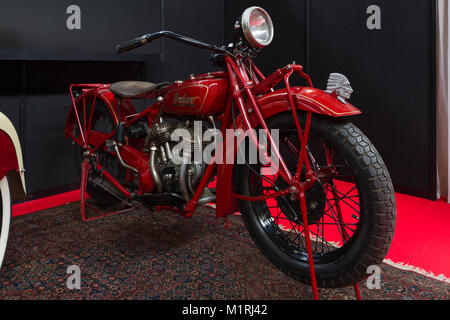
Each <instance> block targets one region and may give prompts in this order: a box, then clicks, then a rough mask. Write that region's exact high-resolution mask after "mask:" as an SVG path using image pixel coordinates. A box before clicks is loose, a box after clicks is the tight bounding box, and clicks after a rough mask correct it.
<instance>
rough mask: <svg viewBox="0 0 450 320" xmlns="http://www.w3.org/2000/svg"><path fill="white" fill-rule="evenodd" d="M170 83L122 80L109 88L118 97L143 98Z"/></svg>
mask: <svg viewBox="0 0 450 320" xmlns="http://www.w3.org/2000/svg"><path fill="white" fill-rule="evenodd" d="M168 85H169V83H168V82H162V83H152V82H145V81H121V82H116V83H113V84H112V85H111V86H110V87H109V90H111V92H112V93H113V94H114V95H115V96H116V98H122V99H141V98H144V97H146V96H149V95H150V94H151V93H152V92H154V91H157V90H159V89H161V88H163V87H166V86H168Z"/></svg>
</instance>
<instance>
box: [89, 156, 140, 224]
mask: <svg viewBox="0 0 450 320" xmlns="http://www.w3.org/2000/svg"><path fill="white" fill-rule="evenodd" d="M90 170H91V165H90V164H89V161H87V160H84V161H83V164H82V167H81V188H80V192H81V194H80V213H81V219H82V220H83V221H84V222H89V221H94V220H98V219H101V218H105V217H109V216H113V215H117V214H121V213H126V212H129V211H131V210H133V208H125V209H122V210H118V211H111V212H107V213H103V212H101V210H98V209H97V208H95V207H94V206H92V205H90V204H89V203H88V202H87V200H88V195H87V192H86V188H87V182H88V178H89V172H90ZM86 208H88V209H90V210H91V211H93V212H94V213H95V215H94V216H93V217H89V218H88V217H87V216H86V211H87V210H86Z"/></svg>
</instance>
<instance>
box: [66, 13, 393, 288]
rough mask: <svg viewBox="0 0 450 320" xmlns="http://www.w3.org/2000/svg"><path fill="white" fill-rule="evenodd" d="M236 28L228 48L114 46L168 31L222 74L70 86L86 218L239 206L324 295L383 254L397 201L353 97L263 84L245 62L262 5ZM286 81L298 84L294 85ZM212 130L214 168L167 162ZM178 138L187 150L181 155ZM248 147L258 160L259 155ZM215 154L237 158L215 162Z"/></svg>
mask: <svg viewBox="0 0 450 320" xmlns="http://www.w3.org/2000/svg"><path fill="white" fill-rule="evenodd" d="M234 29H235V42H234V43H232V44H229V45H228V46H216V45H211V44H207V43H204V42H201V41H198V40H194V39H191V38H188V37H185V36H182V35H179V34H176V33H173V32H170V31H160V32H156V33H153V34H147V35H144V36H142V37H138V38H136V39H133V40H131V41H128V42H126V43H123V44H121V45H119V46H117V48H116V49H117V51H118V52H119V53H122V52H125V51H129V50H132V49H135V48H137V47H140V46H142V45H145V44H147V43H150V42H152V41H153V40H155V39H158V38H161V37H168V38H171V39H173V40H177V41H181V42H183V43H185V44H187V45H192V46H195V47H198V48H203V49H207V50H210V51H212V54H211V61H212V62H213V64H214V65H215V66H220V67H223V71H219V72H210V73H205V74H201V75H197V76H194V75H192V76H191V77H190V78H189V79H188V80H186V81H175V82H173V83H149V82H139V81H124V82H118V83H114V84H112V85H107V84H74V85H72V86H71V88H70V92H71V96H72V101H73V105H74V106H73V108H72V109H71V111H70V114H69V116H68V119H67V124H66V129H65V133H66V136H67V137H70V138H71V139H73V144H74V145H76V147H77V149H79V151H80V152H79V153H77V154H78V156H79V157H80V158H81V161H82V165H81V167H82V179H81V180H82V184H81V186H82V187H81V189H82V194H81V198H82V199H81V202H82V205H81V211H82V217H83V219H85V220H86V221H89V220H92V219H94V218H97V217H94V218H87V216H86V211H85V205H84V204H85V200H86V199H87V198H88V197H89V198H90V200H89V201H90V202H91V203H95V204H96V206H97V207H98V208H101V207H103V208H106V209H108V208H112V207H113V206H118V205H121V204H124V205H128V206H132V205H133V204H135V203H141V204H143V205H144V206H146V207H147V208H149V209H151V210H157V209H161V208H165V209H167V208H171V209H173V210H174V211H177V212H178V213H180V214H181V215H183V216H185V217H187V218H189V217H191V216H192V215H193V213H194V211H195V210H196V208H197V207H198V206H203V205H207V204H209V203H215V204H216V211H217V217H227V216H228V215H230V214H233V213H236V212H238V211H240V212H241V215H242V219H243V222H244V223H245V226H246V228H247V229H248V231H249V233H250V235H251V237H252V239H253V240H254V242H255V243H256V245H257V247H258V248H259V249H260V250H261V252H262V253H263V254H264V256H265V257H266V258H267V259H268V260H269V261H271V262H272V263H273V264H274V265H275V266H276V267H277V268H279V269H280V270H282V271H283V272H285V273H286V274H288V275H289V276H291V277H293V278H295V279H297V280H299V281H301V282H304V283H312V284H313V285H316V286H320V287H341V286H347V285H351V284H354V283H355V282H357V281H359V280H362V279H364V278H366V277H367V274H366V270H367V268H368V267H369V266H371V265H376V264H380V263H381V262H382V261H383V259H384V257H385V255H386V254H387V251H388V249H389V247H390V244H391V240H392V238H393V234H394V228H395V218H396V206H395V198H394V189H393V186H392V182H391V179H390V176H389V173H388V170H387V169H386V166H385V164H384V163H383V160H382V159H381V157H380V155H379V154H378V152H377V150H376V149H375V147H374V146H373V145H372V143H371V142H370V141H369V139H368V138H367V137H366V136H365V135H364V134H363V133H362V132H361V131H360V130H359V129H358V128H357V127H356V126H355V125H353V124H352V123H351V122H349V120H348V118H349V117H350V116H354V115H358V114H360V113H361V112H360V111H359V110H358V109H357V108H356V107H354V106H352V105H351V104H350V103H349V102H348V101H347V100H348V99H349V98H350V95H351V93H352V91H353V89H352V88H351V86H350V83H349V81H348V79H347V78H346V77H345V76H343V75H341V74H337V73H333V74H331V75H330V79H329V82H328V88H327V90H325V91H323V90H320V89H316V88H314V87H313V84H312V81H311V79H310V77H309V76H308V75H306V74H305V73H304V71H303V68H302V66H300V65H296V64H289V65H287V66H285V67H283V68H280V69H278V70H276V71H275V72H274V73H273V74H271V75H269V76H265V75H264V74H263V73H262V72H261V71H260V70H259V69H258V67H257V66H256V65H255V64H254V62H253V59H254V58H255V57H256V55H257V54H258V53H259V52H260V50H261V49H262V48H264V47H266V46H268V45H269V44H270V43H271V42H272V39H273V36H274V28H273V24H272V20H271V18H270V16H269V15H268V13H267V12H266V11H265V10H264V9H262V8H260V7H251V8H248V9H246V10H245V12H244V13H243V14H242V16H241V17H240V19H239V20H238V21H237V22H236V24H235V26H234ZM293 74H297V75H299V76H300V77H302V78H303V79H304V80H305V83H306V85H305V86H303V87H291V85H290V78H291V76H292V75H293ZM280 84H281V85H284V86H283V87H282V88H281V89H279V88H278V89H277V88H275V87H276V86H277V85H280ZM141 98H148V99H154V103H153V105H152V106H150V107H148V108H147V109H145V110H144V111H143V112H140V113H137V112H136V110H135V108H134V106H133V104H132V100H133V99H141ZM199 123H200V124H201V126H198V124H199ZM199 127H200V128H201V130H200V132H199V130H198V128H199ZM180 129H181V130H183V132H187V133H190V134H188V137H185V138H184V139H181V142H180V139H178V138H175V139H174V134H175V132H176V131H177V130H180ZM255 129H256V130H255ZM230 130H231V132H235V133H236V132H241V133H242V132H243V133H245V135H244V137H243V136H242V135H241V136H240V135H239V134H234V135H229V134H227V132H229V131H230ZM257 130H258V131H259V132H263V133H264V135H265V137H266V138H265V139H263V138H261V136H258V135H257ZM207 131H208V132H211V131H212V132H214V134H213V135H212V138H211V140H210V141H212V142H213V144H214V146H215V147H216V149H214V150H215V151H214V152H212V155H213V159H212V161H209V162H207V161H200V162H199V161H194V162H192V161H184V160H183V161H181V162H180V161H175V156H176V155H177V154H178V156H179V158H181V159H185V158H186V159H188V158H191V157H189V156H191V155H192V154H194V153H195V152H196V150H197V151H198V150H199V149H200V151H202V150H205V148H206V147H207V146H206V145H207V143H205V141H204V140H202V137H203V136H204V135H205V133H206V132H207ZM195 132H197V133H195ZM235 142H236V143H235ZM180 144H181V145H182V146H185V147H186V148H187V147H190V149H189V148H187V150H191V151H190V152H184V151H183V153H182V154H181V156H180V153H179V152H178V151H175V149H177V148H176V147H177V146H179V145H180ZM251 146H253V147H254V148H256V150H257V151H258V153H259V154H260V155H262V156H261V157H259V159H256V161H250V160H251V159H250V157H249V156H248V150H250V149H251ZM220 148H222V149H226V151H227V160H230V159H231V161H217V160H218V159H219V151H218V150H220ZM177 150H179V149H177ZM185 150H186V149H185ZM192 150H193V151H192ZM224 153H225V152H222V155H223V154H224ZM230 153H231V156H230ZM246 153H247V154H246ZM239 155H243V156H242V157H240V158H241V160H242V161H240V162H239V161H236V160H237V159H238V158H239ZM253 160H254V159H253ZM268 160H275V161H268ZM274 164H275V165H274ZM213 180H215V183H216V186H215V188H212V187H210V186H211V182H213ZM97 212H99V211H97ZM120 212H122V211H120ZM113 213H117V212H113ZM108 214H110V213H108ZM108 214H101V215H100V217H104V216H106V215H108ZM316 279H317V282H316Z"/></svg>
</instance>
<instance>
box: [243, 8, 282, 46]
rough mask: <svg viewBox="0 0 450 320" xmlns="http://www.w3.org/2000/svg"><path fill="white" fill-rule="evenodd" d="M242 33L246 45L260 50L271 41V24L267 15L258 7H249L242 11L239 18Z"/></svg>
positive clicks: (272, 31) (272, 32)
mask: <svg viewBox="0 0 450 320" xmlns="http://www.w3.org/2000/svg"><path fill="white" fill-rule="evenodd" d="M241 26H242V31H243V33H244V36H245V38H246V39H247V41H248V43H249V44H250V45H251V46H253V47H254V48H257V49H261V48H264V47H266V46H268V45H269V44H270V43H271V42H272V40H273V34H274V30H273V23H272V19H270V16H269V14H268V13H267V12H266V10H264V9H263V8H260V7H250V8H248V9H246V10H245V11H244V13H243V14H242V18H241Z"/></svg>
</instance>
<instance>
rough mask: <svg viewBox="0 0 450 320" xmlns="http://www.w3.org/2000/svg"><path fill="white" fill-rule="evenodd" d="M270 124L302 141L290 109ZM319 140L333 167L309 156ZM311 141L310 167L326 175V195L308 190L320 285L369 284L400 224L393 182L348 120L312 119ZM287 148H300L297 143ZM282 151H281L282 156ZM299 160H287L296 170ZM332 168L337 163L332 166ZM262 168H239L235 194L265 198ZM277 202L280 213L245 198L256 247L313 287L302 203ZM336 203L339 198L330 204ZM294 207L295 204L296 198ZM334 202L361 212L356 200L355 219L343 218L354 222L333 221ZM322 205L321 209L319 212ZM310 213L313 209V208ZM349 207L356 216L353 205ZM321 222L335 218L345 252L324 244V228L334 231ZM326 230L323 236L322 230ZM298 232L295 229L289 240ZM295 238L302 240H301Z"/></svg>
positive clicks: (244, 216)
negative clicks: (343, 188)
mask: <svg viewBox="0 0 450 320" xmlns="http://www.w3.org/2000/svg"><path fill="white" fill-rule="evenodd" d="M299 117H300V122H301V124H302V127H303V128H304V124H305V122H306V121H305V115H304V114H300V113H299ZM267 124H268V126H269V128H271V129H280V140H283V139H285V138H283V137H284V136H283V134H286V136H289V137H291V136H292V135H293V136H292V137H294V139H297V142H298V136H296V135H295V134H296V133H295V132H296V127H295V124H294V121H293V117H292V114H291V113H290V112H289V113H284V114H279V115H276V116H274V117H273V118H271V119H270V120H269V121H268V122H267ZM295 137H296V138H295ZM289 139H291V138H289ZM315 140H317V141H318V143H317V146H320V145H323V146H324V147H323V148H324V150H325V154H328V155H331V156H330V157H328V158H329V159H331V160H327V162H328V164H327V165H328V168H323V167H325V166H322V167H321V164H320V163H319V162H320V160H316V159H315V158H314V155H312V151H311V150H312V149H314V148H316V147H315V146H314V145H312V144H313V141H315ZM289 143H291V142H289V140H287V143H286V145H288V144H289ZM308 143H309V150H310V153H309V158H310V159H314V161H315V162H314V163H315V165H314V166H313V167H314V169H315V171H316V173H321V172H325V173H321V174H322V178H321V180H320V181H321V182H320V184H319V186H320V188H322V189H320V190H322V191H320V190H319V187H318V186H315V187H314V188H316V189H311V190H316V191H310V194H309V195H308V194H307V196H306V198H307V199H306V200H307V202H308V201H309V202H308V206H309V204H310V203H312V199H313V198H314V204H315V207H316V209H315V210H313V209H311V210H310V211H311V213H314V215H311V216H310V215H308V220H310V219H311V221H310V224H311V228H312V229H314V228H316V229H314V230H316V233H315V238H313V247H315V250H313V251H314V252H313V256H314V262H315V270H316V277H317V282H318V286H319V287H323V288H335V287H344V286H349V285H353V284H354V283H356V282H359V281H361V280H363V279H366V278H367V276H368V274H367V268H368V267H369V266H371V265H378V264H380V263H382V261H383V259H384V258H385V256H386V254H387V252H388V250H389V248H390V245H391V242H392V239H393V236H394V230H395V220H396V205H395V196H394V189H393V186H392V182H391V178H390V176H389V173H388V170H387V169H386V166H385V164H384V162H383V160H382V159H381V157H380V155H379V154H378V152H377V150H376V149H375V147H374V146H373V145H372V143H371V142H370V141H369V139H368V138H367V137H366V136H365V135H364V134H363V133H362V132H361V131H360V130H359V129H358V128H357V127H356V126H355V125H353V124H352V123H350V122H346V121H342V120H335V119H329V118H324V117H319V116H313V120H312V123H311V138H310V140H309V142H308ZM291 144H292V143H291ZM288 146H289V145H288ZM325 146H326V147H325ZM281 147H282V145H281V144H280V148H281ZM290 148H291V149H293V150H295V146H294V147H292V146H291V147H290ZM285 149H289V148H285ZM285 149H282V148H281V152H282V154H283V152H284V151H283V150H285ZM286 152H288V151H286ZM284 156H285V155H284ZM334 159H335V160H334ZM296 161H297V160H295V161H294V162H292V161H290V160H289V161H286V162H288V166H289V167H290V168H291V165H290V164H291V163H296ZM334 161H335V162H334ZM330 163H332V164H334V163H336V164H335V165H334V166H333V165H330ZM258 166H261V165H256V166H255V167H254V168H253V169H252V168H251V167H252V166H249V165H239V166H237V168H236V174H235V188H236V190H237V192H238V193H240V194H243V195H247V196H257V195H261V194H263V193H264V191H263V190H265V189H264V187H263V185H264V184H263V183H258V179H259V181H261V178H260V177H258V176H257V175H256V174H255V171H256V170H255V169H257V168H258ZM295 167H296V165H295ZM338 168H339V169H338ZM291 170H292V171H293V172H295V170H296V168H291ZM321 170H323V171H321ZM327 170H328V171H327ZM327 172H329V173H327ZM332 172H335V173H332ZM256 173H257V171H256ZM344 173H347V174H344ZM327 175H328V176H327ZM351 176H352V177H351ZM277 181H278V179H277V180H275V176H274V178H273V180H272V182H273V183H274V185H277V184H278V183H279V182H277ZM283 182H284V181H283ZM325 184H326V185H325ZM338 185H342V186H349V187H348V188H350V186H353V189H352V190H353V191H350V193H348V194H354V193H355V192H357V193H358V194H357V195H355V196H352V197H351V200H349V199H350V196H347V197H346V195H345V194H344V193H342V195H341V194H340V193H338V192H339V190H337V186H338ZM278 187H279V188H282V186H281V187H280V186H278ZM284 189H286V188H284ZM331 190H332V191H333V193H332V194H333V195H334V194H337V196H335V197H334V198H333V199H334V200H333V199H332V200H330V199H328V195H329V194H330V192H331ZM308 197H309V198H308ZM340 197H341V198H340ZM320 198H324V200H320ZM276 201H277V202H276V208H275V209H273V208H271V207H269V206H268V202H267V201H264V202H248V201H240V202H239V206H240V209H241V213H242V219H243V221H244V223H245V226H246V228H247V229H248V231H249V233H250V235H251V237H252V239H253V240H254V242H255V243H256V245H257V247H258V248H259V249H260V250H261V252H262V253H263V254H264V256H265V257H266V258H267V259H268V260H269V261H271V262H272V263H273V264H274V265H275V266H276V267H277V268H278V269H280V270H281V271H283V272H284V273H286V274H287V275H289V276H290V277H292V278H294V279H297V280H298V281H301V282H303V283H306V284H310V283H311V280H310V273H309V267H308V262H307V261H308V260H307V254H306V247H305V246H304V237H302V235H301V228H302V223H301V222H300V223H299V222H298V221H299V220H295V219H299V217H301V214H300V213H299V205H298V206H297V207H296V205H295V202H292V201H291V200H290V199H289V198H286V197H283V198H281V197H280V198H278V199H276ZM332 201H334V202H333V203H334V204H333V205H332V204H331V203H332ZM296 203H297V204H298V200H296ZM337 203H339V208H340V209H339V210H341V211H345V210H342V209H341V208H342V206H345V205H346V204H349V206H350V207H356V205H355V204H354V203H358V205H359V210H356V209H355V213H354V214H353V216H349V217H346V220H347V221H348V220H349V219H352V218H354V219H355V220H351V221H353V223H351V224H350V223H348V224H346V223H345V221H344V223H343V224H341V223H342V220H337V219H335V213H334V212H333V210H334V211H336V212H337V213H336V216H338V215H339V214H338V204H337ZM321 204H323V205H322V207H321ZM317 207H319V210H318V209H317ZM330 207H331V209H330ZM333 207H334V209H333ZM311 208H313V205H312V204H311ZM344 209H346V210H348V211H352V210H351V209H349V208H344ZM271 210H272V211H271ZM273 210H276V211H277V213H276V217H274V214H273ZM356 211H359V216H357V218H356V217H355V216H356ZM345 212H347V211H345ZM286 213H288V215H286ZM341 216H342V213H341ZM282 217H284V218H282ZM331 218H333V219H335V220H336V222H334V220H332V219H331ZM280 219H286V220H284V221H285V222H284V223H288V222H289V223H290V225H291V226H292V227H293V228H292V230H291V231H290V232H288V231H287V230H284V229H283V228H282V227H281V226H280V224H281V223H283V221H281V220H280ZM275 221H276V222H275ZM280 221H281V222H280ZM300 221H301V218H300ZM324 221H332V222H333V223H334V224H335V225H336V226H335V227H336V230H337V231H339V230H341V231H340V234H339V235H340V237H341V238H342V241H340V242H342V244H341V245H340V247H339V245H338V244H335V243H333V242H327V239H326V235H325V230H331V229H328V228H333V225H332V224H333V223H328V224H329V226H328V225H327V224H326V223H325V222H324ZM339 221H340V222H339ZM295 223H297V224H295ZM321 226H322V227H323V231H319V230H320V227H321ZM325 228H327V229H325ZM297 230H298V231H297ZM293 231H295V232H294V233H293V235H291V234H292V232H293ZM334 233H336V232H334ZM329 234H330V233H329ZM332 234H333V232H332ZM294 237H296V238H297V242H295V240H294ZM333 241H334V240H333ZM320 243H321V245H320ZM324 244H325V245H324ZM320 246H321V247H320ZM318 247H319V248H318Z"/></svg>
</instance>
